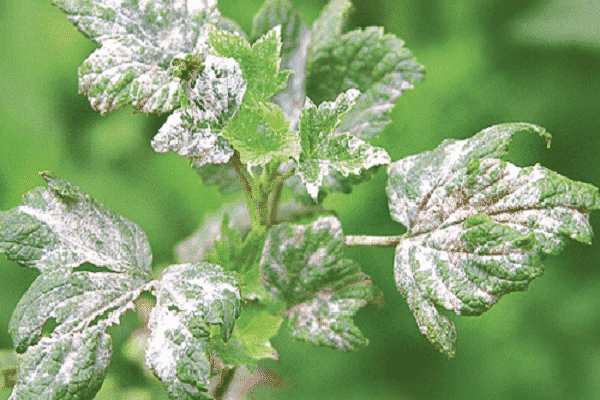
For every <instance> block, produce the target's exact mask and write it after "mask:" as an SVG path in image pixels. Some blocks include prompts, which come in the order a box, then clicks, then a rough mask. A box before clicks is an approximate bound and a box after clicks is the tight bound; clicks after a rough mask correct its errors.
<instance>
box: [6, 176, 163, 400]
mask: <svg viewBox="0 0 600 400" xmlns="http://www.w3.org/2000/svg"><path fill="white" fill-rule="evenodd" d="M42 177H43V178H44V179H45V180H46V182H47V183H48V188H37V189H34V190H32V191H30V192H28V193H27V194H25V195H24V196H23V204H22V205H21V206H19V207H17V208H15V209H13V210H11V211H3V212H0V251H2V252H4V253H6V255H7V257H8V258H9V259H11V260H14V261H16V262H18V263H19V264H21V265H23V266H28V267H34V268H37V269H38V270H39V271H40V272H41V274H40V275H39V276H38V277H37V278H36V280H35V281H34V283H33V284H32V285H31V287H30V288H29V290H28V291H27V292H26V293H25V295H24V296H23V297H22V298H21V300H20V301H19V304H18V305H17V307H16V309H15V311H14V313H13V316H12V318H11V321H10V332H11V334H12V336H13V340H14V343H15V347H16V348H17V352H19V353H24V354H23V356H22V359H21V366H20V373H19V376H18V380H17V383H16V386H15V387H14V390H13V393H12V395H11V399H15V400H16V399H22V398H38V396H42V395H43V397H44V398H48V399H57V400H58V399H92V398H93V397H94V395H95V393H96V392H97V391H98V390H99V389H100V386H101V385H102V381H103V379H104V374H105V372H106V368H107V366H108V359H109V358H110V354H111V351H112V350H111V344H110V336H109V335H108V334H107V333H106V329H107V328H108V327H109V326H112V325H113V324H118V323H119V318H120V316H121V315H123V314H124V313H125V312H126V311H127V310H128V309H131V308H133V301H134V300H136V299H137V297H139V295H140V294H141V293H142V292H143V291H144V290H146V287H147V284H148V282H149V281H150V280H151V269H150V265H151V261H152V255H151V253H150V246H149V244H148V239H147V237H146V235H145V234H144V232H143V231H142V230H141V229H140V228H139V227H138V226H137V225H135V224H134V223H132V222H130V221H128V220H126V219H125V218H123V217H121V216H120V215H118V214H116V213H115V212H114V211H112V210H110V209H109V208H108V207H106V206H104V205H102V204H100V203H98V202H97V201H96V200H94V199H93V198H92V197H91V196H89V195H88V194H87V193H85V192H83V191H82V190H80V189H79V188H77V187H75V186H73V185H71V184H69V183H68V182H66V181H64V180H62V179H60V178H57V177H55V176H53V175H52V174H51V173H49V172H44V173H42ZM84 264H87V269H89V268H91V271H85V270H83V268H82V269H80V268H79V267H82V266H83V267H86V265H84ZM48 324H49V326H51V325H53V324H55V325H56V326H55V327H54V329H53V331H52V332H50V334H49V337H44V338H43V337H42V330H43V329H44V327H45V326H46V325H48Z"/></svg>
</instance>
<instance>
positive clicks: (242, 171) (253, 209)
mask: <svg viewBox="0 0 600 400" xmlns="http://www.w3.org/2000/svg"><path fill="white" fill-rule="evenodd" d="M231 165H232V166H233V168H234V169H235V173H236V175H237V176H238V179H239V180H240V182H241V184H242V189H243V190H242V192H244V196H246V206H247V207H248V212H249V213H250V220H251V221H252V227H253V228H257V227H258V226H259V225H260V210H259V205H258V204H257V201H256V200H255V199H254V197H253V193H252V192H253V190H252V185H251V183H250V182H251V178H250V176H249V174H248V172H247V171H246V166H245V165H244V164H242V161H241V160H240V153H238V152H237V151H236V152H235V153H233V156H232V157H231Z"/></svg>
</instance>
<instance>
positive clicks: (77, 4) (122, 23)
mask: <svg viewBox="0 0 600 400" xmlns="http://www.w3.org/2000/svg"><path fill="white" fill-rule="evenodd" d="M52 2H53V3H54V4H55V5H56V6H58V7H59V8H60V9H61V10H62V11H63V12H65V13H66V14H67V17H68V18H69V20H71V22H72V23H73V24H75V25H76V26H77V27H78V28H79V30H80V31H82V32H83V33H84V34H85V35H87V36H88V37H89V38H90V39H92V40H93V41H94V42H96V43H98V44H99V45H100V48H99V49H97V50H96V51H95V52H94V53H92V55H91V56H90V57H89V58H88V59H87V60H86V61H84V63H83V65H82V66H81V67H80V69H79V92H80V93H81V94H84V95H86V96H88V97H89V99H90V103H91V105H92V107H93V108H94V109H95V110H97V111H100V112H102V113H106V112H109V111H114V110H117V109H119V108H120V107H122V106H124V105H126V104H131V105H133V106H134V107H135V108H136V110H137V111H140V112H146V113H150V112H158V113H164V112H168V111H170V110H173V109H174V108H176V107H177V106H178V105H179V101H180V98H179V85H180V83H181V82H180V80H179V79H177V78H174V77H173V75H172V72H173V70H172V69H170V67H171V62H172V60H173V59H174V58H175V56H177V55H181V54H190V53H193V52H195V51H196V52H197V51H198V48H197V45H198V43H202V42H203V40H204V38H202V37H201V36H202V34H203V31H202V29H201V28H202V27H203V26H204V25H205V24H215V23H217V22H218V20H219V18H220V13H219V11H218V10H217V8H216V1H210V2H204V1H199V0H188V1H185V0H179V1H168V0H157V1H139V2H138V1H135V2H126V1H118V0H90V1H85V2H83V1H75V0H52Z"/></svg>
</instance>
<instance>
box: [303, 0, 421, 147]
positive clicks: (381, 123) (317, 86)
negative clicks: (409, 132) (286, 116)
mask: <svg viewBox="0 0 600 400" xmlns="http://www.w3.org/2000/svg"><path fill="white" fill-rule="evenodd" d="M332 3H333V2H332ZM337 3H338V2H336V3H334V4H337ZM339 3H345V2H339ZM341 10H342V11H343V8H341ZM320 23H321V25H322V24H325V25H324V26H323V27H320V26H321V25H316V27H320V28H318V29H320V31H323V30H328V31H333V32H336V31H339V29H340V24H339V20H338V19H333V20H332V22H328V21H327V20H323V21H322V22H320ZM329 24H332V26H331V27H329ZM313 29H315V28H313ZM325 36H326V37H327V40H328V41H326V42H318V43H317V42H314V43H315V44H314V45H313V47H312V48H311V53H310V54H312V58H309V61H308V64H307V74H308V78H307V81H306V92H307V94H308V96H309V97H310V98H311V99H312V100H313V101H314V102H315V103H317V104H318V103H321V102H322V101H326V100H327V101H331V100H333V99H335V98H336V96H337V95H338V93H342V92H345V91H347V90H348V89H358V90H360V91H361V93H362V95H361V97H360V98H359V99H357V101H356V105H355V106H354V108H353V109H352V110H351V111H350V112H349V113H348V115H347V116H346V118H344V121H343V123H342V124H340V126H339V127H338V129H337V131H338V132H349V133H350V134H352V135H354V136H356V137H359V138H362V139H369V138H372V137H376V136H377V135H378V134H379V132H381V131H382V130H383V128H384V127H385V126H386V125H387V124H389V122H390V112H391V110H392V108H393V107H394V105H395V104H396V99H397V98H398V97H399V96H401V95H402V93H403V91H404V90H407V89H412V87H413V84H414V83H415V82H417V81H419V80H421V79H422V78H423V75H424V71H423V67H422V66H421V65H420V64H419V63H418V62H417V61H416V60H415V58H414V57H413V56H412V53H411V52H410V51H409V50H408V49H406V48H405V47H404V42H403V41H402V40H400V39H398V38H396V37H395V36H394V35H384V34H383V28H378V27H368V28H366V29H365V30H364V31H361V30H360V29H359V30H355V31H352V32H350V33H347V34H344V35H341V36H339V35H336V36H337V37H336V38H335V40H332V39H331V37H330V34H329V33H328V34H327V35H325Z"/></svg>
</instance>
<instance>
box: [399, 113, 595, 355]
mask: <svg viewBox="0 0 600 400" xmlns="http://www.w3.org/2000/svg"><path fill="white" fill-rule="evenodd" d="M519 131H528V132H533V133H538V134H540V135H541V136H544V137H545V138H546V139H547V140H548V143H549V139H550V135H549V134H547V133H546V131H545V130H543V128H540V127H538V126H535V125H529V124H504V125H497V126H493V127H491V128H488V129H485V130H483V131H482V132H480V133H478V134H477V135H475V136H473V137H472V138H470V139H466V140H461V141H455V140H446V141H444V142H443V143H442V144H441V145H440V146H438V147H437V148H436V149H435V150H433V151H430V152H425V153H422V154H419V155H416V156H411V157H407V158H405V159H403V160H400V161H397V162H395V163H393V164H391V165H390V166H389V169H388V174H389V181H388V187H387V194H388V198H389V207H390V213H391V214H392V218H394V219H395V220H396V221H398V222H401V223H403V224H404V225H406V227H407V228H408V232H407V238H406V239H405V240H403V241H402V242H401V243H400V244H399V245H398V247H397V248H396V259H395V267H394V268H395V276H396V284H397V286H398V290H399V291H400V292H401V293H402V294H403V295H404V296H405V297H406V299H407V302H408V305H409V307H410V309H411V311H412V312H413V314H414V315H415V318H416V320H417V323H418V325H419V327H420V329H421V332H422V333H423V334H424V335H426V336H427V338H428V339H429V340H430V342H431V343H432V344H433V345H434V346H435V347H436V348H438V350H439V351H441V352H442V353H444V354H445V355H446V356H448V357H453V356H454V355H455V351H456V349H455V342H456V332H455V330H454V325H453V324H452V323H451V322H450V321H449V320H448V319H447V318H446V317H444V316H443V315H441V314H439V312H438V311H437V309H436V307H442V308H444V309H446V310H453V311H454V312H455V313H456V314H459V315H460V314H462V315H479V314H481V313H483V312H485V311H487V310H488V309H489V308H490V307H491V306H492V305H494V304H495V303H496V302H497V301H498V300H499V299H500V297H502V296H503V295H505V294H507V293H510V292H513V291H518V290H526V289H527V287H528V285H529V282H531V281H532V280H533V279H534V278H535V277H537V276H540V275H541V274H543V271H544V270H543V268H542V266H541V261H542V260H543V259H544V258H546V257H547V256H548V255H550V254H558V253H559V252H560V251H561V250H562V248H563V247H564V244H565V238H566V237H570V238H572V239H575V240H578V241H580V242H583V243H590V242H591V238H592V235H593V234H592V229H591V226H590V224H589V221H588V219H589V212H590V211H591V210H596V209H599V208H600V195H599V194H598V189H597V188H595V187H593V186H592V185H589V184H586V183H582V182H575V181H572V180H570V179H568V178H565V177H563V176H561V175H559V174H557V173H555V172H553V171H550V170H548V169H546V168H544V167H541V166H540V165H539V164H538V165H535V166H533V167H527V168H519V167H517V166H515V165H513V164H511V163H508V162H504V161H502V160H500V159H498V158H495V157H500V156H503V155H505V154H506V153H507V149H508V144H509V143H510V140H511V137H512V136H513V135H514V134H515V133H517V132H519Z"/></svg>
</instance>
